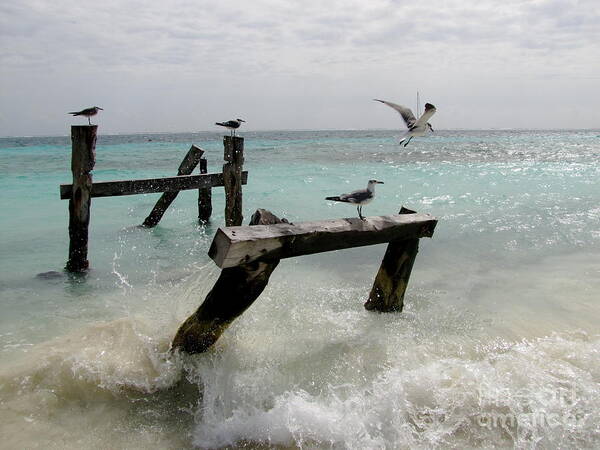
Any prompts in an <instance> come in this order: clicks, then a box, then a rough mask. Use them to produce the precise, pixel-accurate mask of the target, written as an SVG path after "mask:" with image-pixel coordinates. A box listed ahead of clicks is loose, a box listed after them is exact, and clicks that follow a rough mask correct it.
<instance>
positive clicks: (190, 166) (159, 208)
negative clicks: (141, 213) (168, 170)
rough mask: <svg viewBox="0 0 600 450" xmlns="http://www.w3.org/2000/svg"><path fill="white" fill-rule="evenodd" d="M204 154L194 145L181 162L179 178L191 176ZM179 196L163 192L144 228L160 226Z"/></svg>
mask: <svg viewBox="0 0 600 450" xmlns="http://www.w3.org/2000/svg"><path fill="white" fill-rule="evenodd" d="M203 154H204V150H202V149H201V148H200V147H197V146H195V145H192V146H191V147H190V149H189V150H188V152H187V154H186V155H185V157H184V158H183V161H181V164H180V165H179V169H178V170H177V176H182V175H189V174H190V173H192V172H193V171H194V169H195V168H196V166H197V165H198V163H199V162H200V158H201V157H202V155H203ZM178 194H179V191H172V192H163V195H161V196H160V198H159V199H158V201H157V202H156V204H155V205H154V208H152V211H151V212H150V214H149V215H148V217H146V219H145V220H144V223H143V224H142V226H144V227H148V228H151V227H154V226H156V225H158V222H160V219H162V216H163V215H164V213H165V211H166V210H167V208H168V207H169V206H170V205H171V203H173V200H175V198H177V195H178Z"/></svg>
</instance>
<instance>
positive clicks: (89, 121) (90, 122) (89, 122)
mask: <svg viewBox="0 0 600 450" xmlns="http://www.w3.org/2000/svg"><path fill="white" fill-rule="evenodd" d="M88 124H89V125H91V124H92V121H91V120H90V118H89V117H88Z"/></svg>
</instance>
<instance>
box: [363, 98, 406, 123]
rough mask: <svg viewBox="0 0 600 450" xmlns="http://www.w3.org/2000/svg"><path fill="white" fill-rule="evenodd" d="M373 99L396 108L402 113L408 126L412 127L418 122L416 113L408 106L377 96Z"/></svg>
mask: <svg viewBox="0 0 600 450" xmlns="http://www.w3.org/2000/svg"><path fill="white" fill-rule="evenodd" d="M373 100H375V101H376V102H381V103H383V104H386V105H388V106H389V107H390V108H394V109H395V110H396V111H398V112H399V113H400V115H401V116H402V118H403V119H404V123H405V124H406V126H407V127H408V128H411V127H412V126H413V125H414V124H415V122H417V119H415V115H414V114H413V112H412V111H411V110H410V109H409V108H407V107H406V106H402V105H397V104H396V103H392V102H387V101H385V100H379V99H376V98H374V99H373Z"/></svg>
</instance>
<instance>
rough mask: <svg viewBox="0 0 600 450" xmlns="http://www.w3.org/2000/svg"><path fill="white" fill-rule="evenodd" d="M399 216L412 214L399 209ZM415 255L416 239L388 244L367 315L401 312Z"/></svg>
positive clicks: (370, 294)
mask: <svg viewBox="0 0 600 450" xmlns="http://www.w3.org/2000/svg"><path fill="white" fill-rule="evenodd" d="M400 214H416V213H415V211H412V210H410V209H407V208H404V207H402V209H401V210H400ZM418 252H419V238H414V239H404V240H399V241H392V242H390V243H389V244H388V246H387V249H386V251H385V255H384V257H383V261H382V262H381V266H379V270H378V272H377V276H376V277H375V282H374V283H373V287H372V288H371V292H370V293H369V299H368V300H367V302H366V303H365V308H366V309H367V310H369V311H373V310H375V311H379V312H392V311H402V308H403V307H404V294H405V293H406V288H407V287H408V280H409V279H410V273H411V271H412V268H413V264H414V262H415V258H416V257H417V253H418Z"/></svg>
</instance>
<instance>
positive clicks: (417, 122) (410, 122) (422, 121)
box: [373, 98, 436, 147]
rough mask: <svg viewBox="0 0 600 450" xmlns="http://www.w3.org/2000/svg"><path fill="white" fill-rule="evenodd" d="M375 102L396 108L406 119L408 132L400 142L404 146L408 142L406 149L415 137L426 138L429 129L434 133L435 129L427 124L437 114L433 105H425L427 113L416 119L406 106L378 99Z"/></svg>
mask: <svg viewBox="0 0 600 450" xmlns="http://www.w3.org/2000/svg"><path fill="white" fill-rule="evenodd" d="M373 100H375V101H376V102H381V103H383V104H385V105H388V106H389V107H390V108H394V109H395V110H396V111H398V112H399V113H400V115H401V116H402V118H403V119H404V123H406V126H407V127H408V130H407V131H406V133H404V136H402V139H400V142H398V144H402V143H403V142H404V141H406V143H405V144H404V146H405V147H406V146H407V145H408V143H409V142H410V140H411V139H412V138H413V137H415V136H424V135H425V133H426V132H427V129H430V130H431V131H433V127H432V126H431V124H430V123H429V122H427V121H428V120H429V118H430V117H431V116H433V115H434V114H435V111H436V109H435V106H433V105H432V104H431V103H425V112H424V113H423V115H422V116H421V117H419V118H418V119H416V118H415V116H414V114H413V112H412V111H411V110H410V108H407V107H406V106H402V105H397V104H395V103H392V102H386V101H385V100H378V99H376V98H374V99H373Z"/></svg>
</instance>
